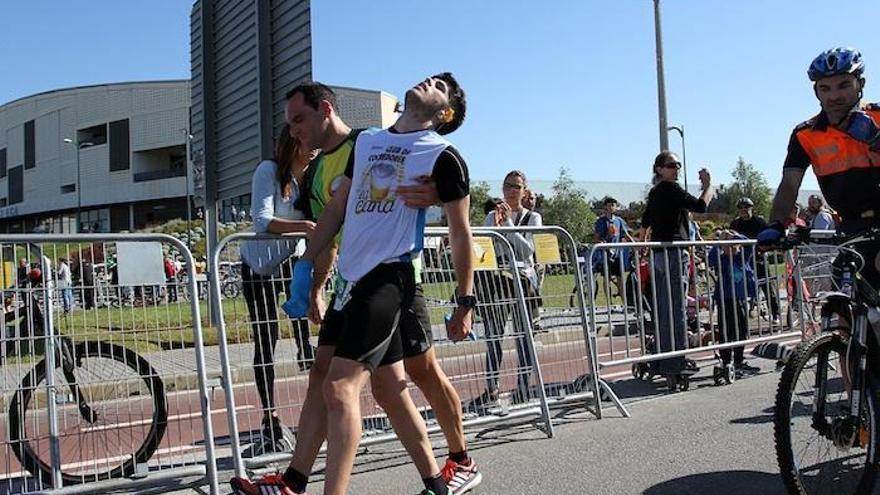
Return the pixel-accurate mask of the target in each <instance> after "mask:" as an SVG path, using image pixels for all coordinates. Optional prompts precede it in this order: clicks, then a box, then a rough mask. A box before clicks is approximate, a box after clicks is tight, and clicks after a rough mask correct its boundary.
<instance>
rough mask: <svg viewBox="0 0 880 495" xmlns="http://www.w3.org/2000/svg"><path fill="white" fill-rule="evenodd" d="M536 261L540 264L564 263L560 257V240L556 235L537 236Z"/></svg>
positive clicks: (535, 238)
mask: <svg viewBox="0 0 880 495" xmlns="http://www.w3.org/2000/svg"><path fill="white" fill-rule="evenodd" d="M532 239H534V241H535V260H536V261H537V262H538V263H562V257H561V256H560V255H559V239H557V238H556V235H555V234H535V235H534V236H532Z"/></svg>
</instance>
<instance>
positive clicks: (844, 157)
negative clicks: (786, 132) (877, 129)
mask: <svg viewBox="0 0 880 495" xmlns="http://www.w3.org/2000/svg"><path fill="white" fill-rule="evenodd" d="M862 110H863V111H864V112H865V113H866V114H867V115H868V116H870V117H871V119H872V120H873V121H874V123H875V124H876V125H878V126H880V105H877V104H870V105H866V106H864V107H863V108H862ZM850 118H852V115H851V116H850ZM847 125H848V120H847V121H846V122H845V123H844V125H841V126H840V127H842V128H846V127H847ZM810 165H812V166H813V172H814V173H815V174H816V178H817V179H818V181H819V188H820V189H821V190H822V195H823V196H825V200H826V201H827V202H828V204H829V206H831V207H832V208H834V209H835V210H837V211H838V212H839V213H840V215H841V216H842V217H843V218H844V219H848V218H858V217H859V216H860V215H861V214H862V213H863V212H866V211H868V210H875V211H876V212H877V214H878V215H880V152H877V151H871V149H870V147H869V145H868V144H867V143H865V142H862V141H860V140H857V139H855V138H853V137H852V136H850V135H849V134H847V133H846V131H844V130H842V129H841V128H839V127H837V126H832V125H831V124H830V123H829V122H828V117H827V116H826V115H825V112H822V113H820V114H819V115H817V116H816V117H813V118H812V119H810V120H808V121H806V122H804V123H802V124H800V125H798V126H797V127H795V129H794V131H793V132H792V133H791V139H790V140H789V143H788V155H787V156H786V157H785V165H784V167H785V168H798V169H802V170H806V169H807V168H808V167H809V166H810Z"/></svg>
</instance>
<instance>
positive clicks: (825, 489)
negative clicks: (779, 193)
mask: <svg viewBox="0 0 880 495" xmlns="http://www.w3.org/2000/svg"><path fill="white" fill-rule="evenodd" d="M877 239H880V230H878V229H874V230H870V231H868V232H866V233H863V234H860V235H856V236H853V237H850V238H843V237H840V236H834V237H832V238H831V239H830V240H825V241H817V240H815V239H814V240H812V242H825V243H829V244H833V245H837V251H838V256H837V258H836V259H835V260H834V262H833V265H832V266H833V270H834V281H835V285H836V287H835V290H834V291H829V292H824V293H822V294H821V295H819V296H817V298H818V300H820V301H821V310H820V321H821V322H820V325H821V326H820V328H821V331H820V332H819V333H817V334H816V335H814V336H813V337H812V338H810V339H808V340H805V341H804V342H802V343H801V344H800V346H799V347H798V349H797V351H796V353H795V355H794V357H793V358H791V359H790V360H789V361H788V362H787V364H786V365H785V368H784V369H783V372H782V376H781V378H780V381H779V388H778V390H777V393H776V405H775V412H774V432H775V441H776V455H777V459H778V462H779V468H780V472H781V474H782V478H783V481H784V482H785V486H786V488H787V490H788V492H789V493H792V494H799V495H817V494H826V493H827V494H832V493H833V494H836V495H843V494H868V493H871V492H872V489H873V487H874V484H875V482H876V478H877V469H878V466H877V459H876V450H877V446H878V415H880V411H878V403H877V401H878V395H877V394H878V392H880V380H878V379H877V378H876V375H875V374H873V373H872V372H871V371H872V370H874V371H876V367H877V366H878V365H880V360H878V356H877V352H878V345H877V344H878V341H877V333H876V332H877V330H878V328H875V329H874V331H873V332H872V331H871V327H870V325H869V318H870V319H872V320H875V321H876V320H877V318H875V316H880V313H878V312H877V311H878V308H880V296H878V293H877V291H876V290H875V288H872V287H870V286H869V285H868V284H867V283H866V282H865V281H864V279H863V278H862V276H861V275H860V273H859V272H860V271H861V269H862V267H863V266H864V265H865V262H866V260H864V259H863V258H862V256H861V255H860V254H859V253H858V252H856V251H855V250H854V249H853V247H852V246H854V245H857V244H859V243H862V242H869V241H876V240H877ZM808 241H810V238H809V233H808V231H800V232H797V233H795V234H793V235H792V236H789V237H788V238H786V239H785V240H784V241H783V242H782V243H781V245H780V246H779V247H780V248H781V249H789V248H793V247H797V246H800V245H803V244H805V243H806V242H808ZM868 262H873V260H869V261H868ZM869 315H870V316H869ZM876 326H878V325H875V327H876Z"/></svg>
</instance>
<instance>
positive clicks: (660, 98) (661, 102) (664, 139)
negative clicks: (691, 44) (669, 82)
mask: <svg viewBox="0 0 880 495" xmlns="http://www.w3.org/2000/svg"><path fill="white" fill-rule="evenodd" d="M654 38H655V45H656V48H657V105H658V106H659V109H658V110H659V116H660V151H664V150H668V149H669V137H668V136H667V133H668V132H669V131H667V130H666V127H667V125H666V82H665V80H664V78H663V34H662V33H661V31H660V0H654ZM685 177H687V176H685Z"/></svg>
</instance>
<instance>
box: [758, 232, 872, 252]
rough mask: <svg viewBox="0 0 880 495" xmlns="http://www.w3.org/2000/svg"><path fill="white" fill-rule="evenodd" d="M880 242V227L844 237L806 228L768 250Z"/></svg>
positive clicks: (840, 234) (844, 235)
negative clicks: (812, 245) (813, 245)
mask: <svg viewBox="0 0 880 495" xmlns="http://www.w3.org/2000/svg"><path fill="white" fill-rule="evenodd" d="M876 240H880V227H871V228H870V229H868V230H864V231H862V232H859V233H857V234H853V235H846V234H843V233H840V232H835V231H832V230H813V229H810V228H808V227H799V228H797V229H795V230H794V231H793V232H791V233H789V234H788V235H786V236H785V237H783V238H782V239H780V241H779V242H778V243H776V244H774V245H772V246H768V249H769V250H776V251H787V250H789V249H792V248H795V247H798V246H802V245H804V244H824V245H831V246H840V245H843V244H849V243H857V242H865V241H876Z"/></svg>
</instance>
